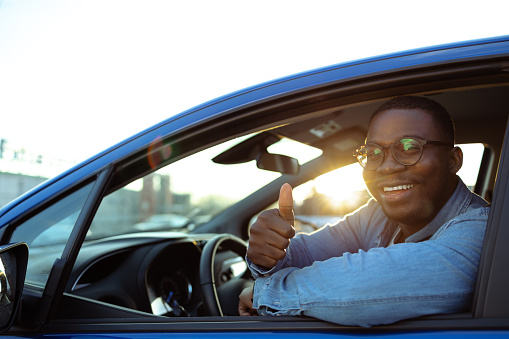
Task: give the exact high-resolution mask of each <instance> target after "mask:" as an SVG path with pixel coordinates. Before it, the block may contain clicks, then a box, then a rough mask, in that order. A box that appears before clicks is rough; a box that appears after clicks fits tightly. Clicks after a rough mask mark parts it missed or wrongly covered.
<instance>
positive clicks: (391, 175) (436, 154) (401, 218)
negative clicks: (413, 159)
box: [363, 109, 461, 233]
mask: <svg viewBox="0 0 509 339" xmlns="http://www.w3.org/2000/svg"><path fill="white" fill-rule="evenodd" d="M401 137H416V138H420V139H425V140H433V141H445V140H443V138H441V137H440V134H439V132H438V131H437V130H436V129H435V128H434V123H433V120H432V118H431V116H430V115H429V114H427V113H426V112H424V111H421V110H417V109H412V110H406V109H397V110H396V109H395V110H388V111H384V112H381V113H380V114H378V115H377V116H376V117H375V118H374V120H373V121H372V122H371V125H370V127H369V130H368V135H367V138H366V143H375V144H378V145H380V146H385V145H391V144H393V143H394V142H395V141H396V140H398V139H399V138H401ZM455 152H460V153H461V151H460V150H458V149H456V150H454V149H453V148H452V147H447V146H436V145H425V146H424V149H423V154H422V158H421V159H420V160H419V161H418V162H417V163H416V164H414V165H411V166H405V165H402V164H400V163H398V162H397V161H396V160H394V158H393V156H392V154H391V151H390V149H389V148H385V160H384V162H383V163H382V164H381V165H380V167H378V168H377V169H375V170H372V171H368V170H364V172H363V176H364V180H365V181H366V185H367V187H368V189H369V191H370V192H371V195H373V197H374V198H375V199H376V200H377V201H378V202H379V203H380V205H381V206H382V208H383V210H384V212H385V214H386V215H387V217H388V218H389V219H391V220H393V221H396V222H398V223H399V224H400V225H406V226H407V230H412V233H413V232H416V231H418V230H419V229H421V228H422V227H424V226H425V225H426V224H428V223H429V222H430V221H431V220H432V219H433V218H434V217H435V215H436V214H437V213H438V212H439V211H440V209H441V208H442V206H443V205H444V204H445V203H446V202H447V200H448V199H449V197H450V196H451V194H452V193H453V192H454V190H455V188H456V185H457V179H456V176H455V173H456V172H457V170H458V169H459V167H461V159H459V167H458V159H457V156H456V157H455V156H454V154H455Z"/></svg>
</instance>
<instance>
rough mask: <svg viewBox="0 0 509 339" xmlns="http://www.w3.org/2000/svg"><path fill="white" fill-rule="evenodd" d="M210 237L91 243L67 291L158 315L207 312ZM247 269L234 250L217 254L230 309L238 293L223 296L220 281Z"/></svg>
mask: <svg viewBox="0 0 509 339" xmlns="http://www.w3.org/2000/svg"><path fill="white" fill-rule="evenodd" d="M211 237H212V235H209V236H207V235H202V234H200V235H190V234H175V233H171V234H169V233H139V234H130V235H125V236H117V237H114V238H111V239H103V240H100V241H96V242H89V243H86V244H85V245H84V246H83V247H82V249H81V251H80V254H79V256H78V259H77V261H76V264H75V265H74V269H73V272H72V274H71V277H70V279H69V282H68V284H67V288H66V292H68V293H71V294H73V295H77V296H81V297H85V298H89V299H93V300H97V301H101V302H106V303H109V304H113V305H117V306H122V307H127V308H130V309H134V310H138V311H142V312H147V313H151V314H154V315H157V316H166V317H187V316H192V317H196V316H206V315H207V314H206V311H205V309H206V308H205V307H204V303H203V298H202V293H201V284H200V274H199V271H200V260H201V253H202V249H203V246H204V245H205V243H206V242H207V240H208V239H210V238H211ZM247 271H248V270H247V266H246V264H245V262H244V259H243V258H241V257H240V256H239V255H237V254H235V253H234V252H232V251H229V250H227V249H221V248H220V249H219V250H218V252H217V253H216V255H215V257H214V274H215V277H214V279H215V281H216V286H217V287H218V299H219V300H220V303H221V305H222V306H223V307H225V309H229V310H232V311H231V312H233V310H235V309H236V307H237V304H238V294H237V295H236V297H233V296H232V295H231V291H230V293H226V294H224V293H223V294H224V295H221V294H222V292H221V290H222V289H221V285H222V284H226V283H227V282H229V281H231V280H232V279H236V278H239V277H241V276H243V275H245V274H247ZM226 285H227V284H226ZM235 293H237V292H235ZM223 304H228V305H223Z"/></svg>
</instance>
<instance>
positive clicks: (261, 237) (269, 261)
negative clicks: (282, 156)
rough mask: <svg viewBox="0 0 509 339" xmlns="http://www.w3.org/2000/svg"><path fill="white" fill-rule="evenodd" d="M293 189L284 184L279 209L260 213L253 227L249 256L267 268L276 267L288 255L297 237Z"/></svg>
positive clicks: (257, 263)
mask: <svg viewBox="0 0 509 339" xmlns="http://www.w3.org/2000/svg"><path fill="white" fill-rule="evenodd" d="M294 220H295V219H294V214H293V196H292V187H291V186H290V185H289V184H284V185H283V186H282V187H281V191H280V192H279V209H274V210H268V211H264V212H262V213H260V215H259V216H258V218H257V219H256V222H255V223H254V224H253V225H252V226H251V231H250V238H249V247H248V250H247V256H248V257H249V259H251V261H252V262H253V263H254V264H256V265H258V266H263V267H266V268H272V267H274V266H275V265H276V264H277V262H278V261H279V260H281V259H283V258H284V257H285V255H286V248H287V247H288V245H290V239H291V238H293V236H294V235H295V229H294V228H293V224H294Z"/></svg>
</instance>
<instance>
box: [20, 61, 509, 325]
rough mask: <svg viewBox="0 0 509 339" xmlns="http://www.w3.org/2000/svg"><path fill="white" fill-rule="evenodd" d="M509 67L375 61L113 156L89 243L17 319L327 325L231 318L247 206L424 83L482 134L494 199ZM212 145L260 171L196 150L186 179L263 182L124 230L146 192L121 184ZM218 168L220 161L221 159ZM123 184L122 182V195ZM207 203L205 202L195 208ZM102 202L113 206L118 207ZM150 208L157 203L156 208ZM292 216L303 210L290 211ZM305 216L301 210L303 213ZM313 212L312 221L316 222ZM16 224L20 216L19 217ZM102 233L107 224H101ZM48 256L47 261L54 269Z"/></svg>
mask: <svg viewBox="0 0 509 339" xmlns="http://www.w3.org/2000/svg"><path fill="white" fill-rule="evenodd" d="M506 66H507V65H505V64H503V63H500V65H499V66H498V67H494V66H493V64H487V65H484V64H480V65H479V64H472V65H461V67H460V66H458V67H457V68H445V67H436V68H432V67H430V69H426V70H421V71H419V72H413V71H401V72H400V73H398V74H396V75H394V74H392V75H391V76H384V75H383V74H382V75H379V76H377V77H373V78H370V79H363V80H362V81H361V80H358V81H357V80H350V81H349V82H348V83H338V84H335V85H331V86H328V87H325V88H316V89H315V88H310V89H308V90H307V91H305V92H303V93H295V94H291V95H286V96H284V97H275V98H270V99H267V100H265V101H263V102H257V103H256V104H253V105H247V106H246V107H241V108H239V109H238V110H236V111H235V112H231V113H225V114H219V115H216V116H214V117H212V118H210V119H209V121H207V122H206V123H205V124H202V125H200V126H191V127H189V128H188V129H186V130H184V131H172V132H171V133H168V134H167V135H164V136H162V137H161V139H158V140H156V141H154V143H151V144H150V145H146V146H144V147H143V148H140V149H139V150H138V151H137V152H135V153H134V154H132V155H131V156H129V157H128V158H125V159H120V160H119V161H118V162H116V163H114V164H113V167H114V169H113V171H112V173H111V176H110V177H109V179H108V180H109V181H108V184H107V189H106V192H104V195H105V197H104V198H103V199H102V202H101V203H100V205H99V206H98V208H97V214H96V216H95V217H94V218H93V220H92V221H91V222H90V224H91V226H90V229H89V230H88V233H87V235H86V237H85V243H84V244H83V246H82V248H81V249H80V251H79V255H78V257H77V259H76V262H75V263H74V264H73V266H72V269H71V270H70V272H69V274H68V279H66V280H65V286H63V287H62V288H63V290H64V294H63V295H62V297H61V298H60V299H58V300H56V301H52V302H51V303H49V304H48V306H47V307H46V308H45V311H44V312H42V311H40V309H37V308H30V307H24V308H23V310H22V317H21V319H32V320H30V321H28V323H25V325H26V326H37V323H39V324H41V323H43V322H45V321H47V320H49V322H48V323H47V324H46V325H45V326H46V327H45V328H47V329H48V331H50V330H51V331H54V330H57V331H58V330H61V331H63V330H64V329H68V326H71V325H72V326H75V327H74V328H75V329H84V330H87V329H88V330H90V329H91V328H93V326H97V324H98V323H99V324H101V326H103V328H108V326H114V325H112V324H113V323H119V322H120V323H129V326H130V328H132V329H141V328H143V326H146V324H147V323H150V324H151V326H155V327H154V329H155V328H158V327H157V326H163V325H164V324H172V326H173V327H172V328H173V329H180V330H185V329H186V328H190V326H203V328H208V329H210V328H217V329H221V328H226V325H225V321H230V322H231V321H233V322H234V323H233V325H231V324H230V325H231V326H230V325H228V326H229V327H227V328H229V329H232V328H235V327H236V326H237V327H238V328H245V327H246V326H248V327H249V326H252V327H256V326H260V322H262V323H266V324H268V325H266V327H264V328H271V327H273V328H281V326H283V327H284V326H287V328H291V329H295V328H331V327H333V326H336V325H333V324H328V323H325V322H320V321H316V320H313V319H307V318H301V317H297V318H290V317H283V319H274V318H267V317H264V318H263V319H259V317H250V318H251V319H246V318H244V317H242V318H241V317H237V315H238V313H237V305H238V295H239V293H240V291H242V289H243V288H244V287H246V286H248V285H249V284H251V282H252V279H251V276H250V274H249V271H248V270H246V265H245V263H244V260H243V258H244V256H245V246H246V242H247V240H248V238H249V226H250V223H251V222H252V220H253V218H256V215H257V214H258V213H259V212H260V211H262V210H264V209H267V208H271V206H273V204H274V203H275V202H276V201H277V198H278V193H279V188H280V187H281V185H282V184H283V183H286V182H288V183H290V184H291V185H292V186H293V187H298V186H300V185H303V184H306V183H308V182H310V181H311V182H312V181H313V180H314V179H315V178H317V177H318V176H320V175H322V174H326V173H329V172H331V171H334V170H336V169H338V168H341V167H344V166H348V165H351V164H355V161H356V160H355V158H354V157H353V156H352V154H353V152H354V151H355V149H356V148H357V147H358V146H359V145H361V144H363V142H364V140H365V137H366V131H367V128H368V124H369V119H370V116H371V113H372V112H373V111H374V110H375V109H376V108H377V107H378V106H379V105H380V104H381V103H382V102H384V101H385V100H387V99H388V98H391V97H394V96H397V95H420V96H426V97H429V98H431V99H433V100H436V101H437V102H439V103H440V104H442V105H443V106H444V107H445V108H446V109H447V110H448V111H449V113H450V114H451V116H452V118H453V120H454V122H455V127H456V143H457V144H471V143H476V144H482V145H483V147H484V148H483V152H482V156H481V158H480V161H479V164H478V169H477V179H476V181H475V183H474V184H473V185H472V190H473V191H474V192H475V193H477V194H479V195H480V196H482V197H483V198H485V199H486V200H487V201H488V202H491V201H492V199H493V192H494V188H495V186H496V179H497V170H498V163H499V160H500V155H501V152H502V146H503V143H504V137H505V135H506V133H507V132H506V129H507V120H508V114H509V72H507V69H508V68H507V67H506ZM285 140H289V141H291V142H292V143H297V144H302V145H304V146H306V147H310V148H313V149H316V150H318V154H319V155H318V156H314V157H313V158H312V159H311V160H307V161H306V162H300V161H297V158H298V155H299V154H297V155H286V154H277V153H272V151H271V146H273V145H276V144H278V143H280V142H282V141H285ZM169 145H171V146H169ZM218 146H220V147H218ZM169 147H171V150H170V149H169ZM210 149H212V150H213V151H212V152H209V153H207V157H208V158H207V159H206V160H207V164H209V163H210V164H215V165H218V166H222V168H228V167H232V168H235V166H246V167H239V168H247V166H250V168H251V169H253V170H255V171H257V172H246V175H244V176H242V175H239V177H238V178H237V177H234V176H232V175H229V176H227V178H222V177H219V176H217V177H216V176H215V174H214V173H215V172H212V170H211V171H210V172H209V171H208V168H207V167H202V166H200V165H198V164H199V163H196V165H193V167H192V168H189V167H186V168H188V172H187V176H188V178H189V182H192V181H198V182H199V183H201V184H200V185H202V186H201V187H202V188H203V187H204V186H203V185H211V186H213V185H215V184H221V185H223V187H224V190H225V191H226V190H229V189H232V191H235V190H240V186H241V185H243V183H246V182H249V181H253V183H256V184H257V185H258V183H257V182H256V178H255V177H254V176H253V175H252V174H251V173H259V175H260V176H262V175H265V174H266V173H267V175H271V176H270V177H268V178H267V180H266V181H264V182H263V183H261V184H260V185H259V186H256V187H255V188H253V189H251V191H249V192H248V193H247V194H245V195H243V196H238V197H236V198H235V199H236V200H232V201H231V202H224V203H223V202H222V201H220V199H219V198H217V197H216V198H214V199H210V200H208V201H207V202H206V203H204V202H202V204H203V206H200V208H201V210H202V211H200V212H196V213H197V215H196V216H193V217H192V218H191V217H190V222H189V223H188V224H186V226H179V228H178V229H175V230H170V231H168V230H165V229H154V230H150V231H149V232H139V231H138V232H130V231H125V230H124V229H121V228H120V226H119V225H120V224H119V223H120V222H121V221H120V219H121V217H125V218H126V221H125V222H126V223H131V224H132V223H134V221H133V219H129V218H127V216H128V215H129V213H131V211H130V210H129V208H128V207H126V206H131V205H129V204H138V205H139V206H141V204H140V196H142V194H143V192H145V191H143V189H142V188H139V189H138V190H134V189H133V190H131V189H129V190H128V192H127V191H126V189H127V188H129V187H130V186H129V185H133V183H134V182H138V183H140V185H141V186H140V187H143V185H145V187H148V186H147V185H148V183H149V182H151V180H155V179H151V178H152V176H153V175H154V173H163V172H164V171H167V170H169V171H170V170H171V169H172V167H175V168H176V166H177V165H178V164H179V162H185V161H186V159H191V157H193V155H195V154H197V153H199V152H206V151H207V150H210ZM169 153H171V155H169ZM469 165H470V164H464V166H469ZM224 171H225V172H224V173H227V172H226V171H227V170H226V169H225V170H224ZM164 173H166V172H164ZM168 173H171V171H170V172H168ZM237 173H238V171H237ZM161 178H162V179H158V180H160V181H159V182H158V183H157V185H159V186H158V187H162V186H161V185H163V186H164V180H163V179H164V176H161ZM170 178H171V183H170V184H168V185H170V186H171V187H172V188H173V187H182V186H184V187H185V183H184V182H178V181H177V179H174V177H171V175H170ZM202 179H203V181H202ZM161 180H163V181H161ZM87 184H88V182H85V183H83V185H82V186H80V189H81V188H86V187H87V186H86V185H87ZM151 185H153V186H150V187H155V186H157V185H155V184H151ZM179 185H180V186H179ZM189 185H191V184H189ZM170 186H168V187H170ZM214 187H215V186H214ZM78 191H79V190H76V192H78ZM119 192H123V193H122V195H120V193H119ZM184 193H185V192H184ZM219 193H220V192H219ZM154 194H155V193H154ZM70 196H72V195H68V196H67V197H70ZM153 196H155V195H153ZM160 198H161V197H160ZM192 198H193V196H189V194H188V195H187V196H186V194H181V195H178V194H176V193H175V194H174V195H173V196H171V198H164V199H166V200H164V199H163V198H161V199H163V201H164V203H165V204H167V205H168V206H173V209H172V210H171V212H172V213H177V212H178V211H179V210H178V209H177V206H179V208H183V207H182V206H184V205H185V204H189V201H185V200H186V199H188V200H189V199H192ZM65 199H66V197H64V198H63V200H65ZM136 199H138V200H136ZM179 199H180V200H179ZM181 200H182V201H181ZM73 201H81V200H79V199H78V198H76V199H74V200H73ZM119 201H120V202H119ZM305 202H306V201H305V200H304V202H303V203H302V204H305ZM220 203H222V205H221V206H220V208H216V209H212V207H211V206H213V205H214V204H220ZM69 204H70V205H72V203H69ZM76 204H79V203H76ZM111 204H119V205H121V206H123V207H124V208H125V210H118V209H117V210H115V209H110V210H108V208H110V207H111V206H110V205H111ZM73 206H74V205H73ZM108 206H110V207H108ZM133 206H134V205H133ZM214 206H215V205H214ZM142 207H143V206H142ZM142 207H140V211H141V210H143V208H142ZM208 207H210V208H211V210H213V212H214V213H212V212H211V213H209V214H206V213H205V212H203V210H206V209H207V208H208ZM115 208H117V207H115ZM300 208H302V210H304V209H305V207H303V206H300ZM78 210H79V208H78V207H71V208H69V209H68V211H73V213H67V215H62V218H61V219H62V220H64V219H65V218H68V217H69V216H70V215H73V216H74V218H77V214H76V213H75V212H76V211H78ZM109 211H116V212H114V214H116V215H113V214H112V213H111V212H109ZM176 211H177V212H176ZM202 212H203V213H202ZM140 213H141V212H140ZM148 213H149V214H152V215H153V214H157V213H158V212H157V210H156V209H153V210H150V211H149V212H148ZM162 213H168V211H166V210H165V211H163V212H162ZM200 213H202V214H200ZM177 214H178V213H177ZM306 214H307V213H306ZM311 214H312V213H311ZM317 214H320V213H317ZM189 215H190V212H189V213H187V212H186V216H189ZM200 216H201V217H202V218H201V219H200V218H198V217H200ZM314 216H315V217H316V216H317V215H314ZM193 218H194V219H193ZM127 219H128V220H127ZM296 219H297V220H299V216H298V213H297V216H296ZM198 220H199V221H198ZM314 220H320V219H319V218H316V219H314ZM137 221H138V222H139V221H140V220H137ZM122 222H124V221H122ZM301 222H302V223H303V224H306V223H307V222H306V221H305V220H304V219H302V220H301ZM115 225H116V226H115ZM190 225H192V227H191V226H190ZM313 225H314V227H316V222H314V224H313ZM48 227H50V226H49V225H48ZM115 227H118V229H116V228H115ZM145 227H148V226H145ZM18 228H23V223H22V224H20V225H19V226H18ZM69 232H70V231H69ZM101 232H105V233H104V235H102V234H101ZM108 232H111V233H108ZM20 234H21V233H20ZM17 237H19V238H20V237H21V235H19V236H18V235H17V233H16V232H14V233H13V236H12V238H11V240H17V239H16V238H17ZM34 238H36V237H34ZM34 241H35V240H34ZM29 246H30V244H29ZM47 247H48V246H47ZM53 250H54V249H51V250H48V251H49V252H51V251H53ZM61 250H62V249H61V248H60V249H59V250H58V251H57V252H58V253H60V252H59V251H61ZM49 252H40V253H44V254H39V255H41V257H39V258H36V257H34V255H37V253H39V252H31V254H30V255H31V260H32V261H33V262H37V260H46V261H48V260H49V259H48V258H51V260H52V261H51V265H53V261H54V259H55V254H54V253H53V252H52V253H53V254H52V255H50V256H47V255H48V254H47V253H49ZM33 253H35V254H33ZM57 257H58V254H57ZM51 265H49V267H47V269H46V273H45V274H47V275H48V274H49V273H48V272H47V271H48V270H50V269H51ZM38 267H42V266H38ZM30 272H33V273H30ZM31 274H32V275H31ZM38 274H39V272H36V268H35V266H34V265H32V266H31V265H30V264H29V273H28V276H29V277H34V278H33V280H32V281H30V280H28V282H27V286H26V288H25V294H26V297H25V300H24V302H25V303H26V305H30V304H31V303H34V304H37V303H40V304H39V305H44V303H45V301H44V298H45V297H44V296H45V294H44V292H41V291H40V290H41V288H46V289H48V286H47V285H50V284H53V283H54V281H53V279H51V277H50V278H49V280H48V281H47V283H46V282H45V281H44V282H42V283H40V282H38V278H37V277H38ZM45 286H46V287H45ZM41 295H42V298H41ZM469 318H471V315H470V314H460V315H448V316H432V317H431V318H430V317H425V318H423V319H417V320H415V319H414V320H409V321H405V322H402V325H401V324H399V325H398V324H396V325H392V327H390V328H394V326H403V327H404V326H405V324H406V326H414V327H419V326H427V325H426V321H428V323H429V321H430V319H431V320H433V319H435V320H436V319H439V320H440V319H469ZM33 319H35V320H33ZM232 319H233V320H232ZM245 322H247V323H248V324H249V323H251V325H246V324H245ZM255 322H256V323H255ZM285 324H286V325H285ZM232 326H233V327H232ZM242 326H243V327H242ZM160 328H165V327H160ZM195 328H196V327H195ZM258 328H260V327H258Z"/></svg>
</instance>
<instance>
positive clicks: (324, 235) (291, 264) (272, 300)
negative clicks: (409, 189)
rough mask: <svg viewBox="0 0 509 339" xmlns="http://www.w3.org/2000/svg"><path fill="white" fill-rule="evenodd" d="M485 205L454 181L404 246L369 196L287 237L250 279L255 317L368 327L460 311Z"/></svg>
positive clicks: (470, 282) (469, 286) (471, 278)
mask: <svg viewBox="0 0 509 339" xmlns="http://www.w3.org/2000/svg"><path fill="white" fill-rule="evenodd" d="M486 205H487V203H486V202H485V201H484V200H483V199H482V198H480V197H479V196H477V195H475V194H474V193H472V192H470V191H469V190H468V188H467V187H466V186H465V184H463V182H462V181H461V180H459V183H458V186H457V188H456V190H455V191H454V193H453V195H452V196H451V198H450V199H449V201H448V202H447V203H446V204H445V205H444V207H443V208H442V209H441V210H440V212H439V213H438V214H437V215H436V216H435V218H434V219H433V220H432V221H431V222H430V223H429V224H428V225H426V226H425V227H424V228H422V229H421V230H420V231H418V232H417V233H415V234H413V235H412V236H410V237H408V238H407V239H406V241H405V243H402V244H395V245H391V246H389V247H387V245H388V244H389V241H390V239H391V237H392V235H393V232H394V231H395V225H394V224H393V223H391V222H390V221H389V220H388V219H387V217H386V216H385V214H384V213H383V211H382V208H381V206H380V205H379V204H378V203H377V202H376V201H375V200H373V199H372V200H370V201H369V202H368V203H367V204H366V205H365V206H363V207H361V208H360V209H359V210H357V211H356V212H354V213H352V214H350V215H348V216H346V217H345V218H344V219H343V220H341V221H339V222H338V223H337V224H335V225H326V226H324V227H323V228H321V229H319V230H317V231H316V232H313V233H311V234H303V233H300V234H297V235H296V236H295V237H294V238H292V239H291V242H290V246H289V247H288V248H287V251H286V257H285V258H284V259H283V260H281V261H279V262H278V264H277V265H276V266H275V267H274V268H272V269H270V270H269V271H265V270H264V269H263V268H261V267H259V266H257V265H255V264H253V263H252V262H251V261H250V260H249V259H248V265H249V268H250V269H251V272H252V273H253V276H254V277H255V278H256V282H255V287H254V295H253V308H255V309H257V310H258V313H259V314H260V315H275V316H278V315H280V316H281V315H286V316H293V315H306V316H311V317H315V318H318V319H322V320H326V321H331V322H334V323H338V324H343V325H360V326H365V327H369V326H372V325H378V324H388V323H393V322H395V321H398V320H402V319H406V318H413V317H417V316H422V315H428V314H438V313H452V312H460V311H464V310H466V309H468V307H469V306H470V303H471V298H472V292H473V289H474V285H475V281H476V276H477V269H478V265H479V258H480V255H481V248H482V243H483V238H484V231H485V228H486V223H487V220H488V214H489V207H487V206H486Z"/></svg>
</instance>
